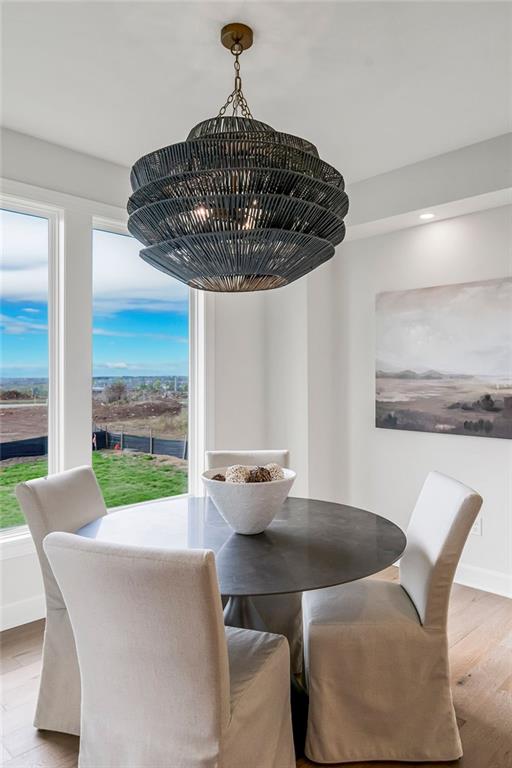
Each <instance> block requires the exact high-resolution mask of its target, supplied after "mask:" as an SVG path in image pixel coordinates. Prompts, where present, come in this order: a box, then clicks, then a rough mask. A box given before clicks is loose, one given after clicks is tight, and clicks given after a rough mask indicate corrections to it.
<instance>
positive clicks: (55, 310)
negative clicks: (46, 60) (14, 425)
mask: <svg viewBox="0 0 512 768" xmlns="http://www.w3.org/2000/svg"><path fill="white" fill-rule="evenodd" d="M0 208H1V209H2V210H7V211H12V212H13V213H20V214H26V215H28V216H38V217H39V218H44V219H46V220H47V222H48V274H47V287H48V294H47V296H48V299H47V300H48V474H49V475H51V474H54V473H55V472H58V471H59V439H60V423H59V422H60V412H59V405H58V404H59V401H60V396H59V395H60V388H61V383H62V377H61V373H60V356H59V349H60V344H61V326H62V323H61V317H60V314H61V302H60V300H59V286H60V282H61V265H60V248H59V233H60V231H61V216H62V211H61V210H60V209H59V208H57V207H55V206H52V205H48V204H45V203H38V202H35V201H32V200H27V199H25V198H20V197H17V196H15V195H9V194H5V193H3V192H2V193H1V194H0ZM24 535H25V536H26V535H29V530H28V526H27V524H26V523H24V524H21V525H15V526H12V527H10V528H5V529H0V541H3V540H6V539H14V540H15V542H16V543H19V540H20V537H23V536H24Z"/></svg>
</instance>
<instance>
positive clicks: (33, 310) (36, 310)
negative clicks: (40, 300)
mask: <svg viewBox="0 0 512 768" xmlns="http://www.w3.org/2000/svg"><path fill="white" fill-rule="evenodd" d="M21 311H22V312H30V313H32V314H34V315H38V314H39V313H40V312H41V310H40V309H35V308H34V307H23V308H22V310H21Z"/></svg>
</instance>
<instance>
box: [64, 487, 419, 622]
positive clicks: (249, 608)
mask: <svg viewBox="0 0 512 768" xmlns="http://www.w3.org/2000/svg"><path fill="white" fill-rule="evenodd" d="M76 533H77V534H78V535H79V536H86V537H87V538H90V539H96V540H97V541H105V542H109V543H116V544H128V545H130V544H131V545H137V546H147V547H160V548H162V547H163V548H169V549H211V550H213V552H214V553H215V563H216V567H217V576H218V580H219V588H220V592H221V595H222V596H223V597H224V598H225V601H224V602H225V603H226V601H227V604H226V605H225V609H224V617H225V623H226V624H227V625H229V626H235V627H243V628H246V629H258V630H265V629H267V628H266V627H265V626H264V624H263V623H262V620H261V617H260V616H259V614H258V613H257V611H256V610H255V608H254V605H253V604H252V602H251V597H252V596H256V595H278V594H285V593H293V592H305V591H307V590H311V589H321V588H323V587H331V586H334V585H337V584H345V583H346V582H349V581H355V580H356V579H362V578H364V577H365V576H370V575H371V574H373V573H377V572H378V571H382V570H383V569H384V568H387V567H388V566H389V565H391V564H392V563H394V562H395V561H396V560H397V559H398V558H399V557H400V555H401V554H402V552H403V550H404V547H405V543H406V538H405V534H404V533H403V531H402V530H401V529H400V528H399V527H398V526H397V525H395V524H394V523H392V522H391V521H390V520H386V519H385V518H384V517H380V516H379V515H375V514H373V513H372V512H367V511H365V510H363V509H357V508H356V507H349V506H347V505H346V504H336V503H333V502H328V501H317V500H315V499H301V498H292V497H289V498H288V499H287V500H286V501H285V503H284V505H283V507H282V509H281V512H280V513H279V514H278V515H277V517H276V518H275V519H274V521H273V522H272V523H271V525H270V526H269V527H268V528H267V529H266V530H265V531H264V532H263V533H259V534H256V535H252V536H246V535H243V534H239V533H235V532H234V531H233V530H232V529H231V528H230V527H229V525H228V524H227V523H226V522H225V521H224V519H223V518H222V516H221V515H220V514H219V512H218V511H217V508H216V507H215V504H214V503H213V502H212V500H211V499H210V498H209V497H208V496H204V497H203V496H180V497H178V498H176V499H163V500H159V501H153V502H145V503H143V504H139V505H135V506H131V507H125V508H121V509H118V510H114V511H113V512H110V513H109V514H107V515H104V516H102V517H99V518H97V519H96V520H94V521H93V522H91V523H89V524H88V525H84V526H83V527H82V528H80V529H79V530H78V531H76Z"/></svg>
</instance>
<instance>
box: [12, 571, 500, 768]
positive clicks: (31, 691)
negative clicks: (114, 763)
mask: <svg viewBox="0 0 512 768" xmlns="http://www.w3.org/2000/svg"><path fill="white" fill-rule="evenodd" d="M396 577H397V571H396V569H388V570H387V571H385V572H384V573H383V574H380V575H379V576H378V577H376V578H388V579H396ZM449 633H450V654H451V655H450V658H451V672H452V685H453V693H454V699H455V708H456V710H457V719H458V723H459V728H460V734H461V738H462V744H463V747H464V757H463V758H462V759H461V760H460V761H458V762H456V763H444V764H441V765H445V766H459V768H512V600H508V599H507V598H503V597H498V596H497V595H492V594H489V593H486V592H480V591H478V590H474V589H469V588H468V587H461V586H459V585H455V586H454V589H453V593H452V601H451V606H450V623H449ZM42 637H43V622H42V621H37V622H33V623H32V624H26V625H24V626H22V627H17V628H15V629H10V630H8V631H7V632H3V633H2V634H1V635H0V642H1V661H0V681H1V682H0V688H1V694H2V699H1V702H2V703H1V709H0V714H1V718H2V724H1V726H2V735H1V750H0V765H2V766H4V768H76V766H77V754H78V739H77V738H75V737H73V736H66V735H65V734H57V733H50V732H42V731H36V730H35V729H34V728H33V726H32V719H33V714H34V709H35V702H36V697H37V690H38V684H39V671H40V662H41V644H42ZM345 765H346V768H348V764H345ZM351 765H352V766H354V768H355V766H357V767H358V768H405V766H412V765H413V763H389V762H388V763H376V762H374V763H357V764H355V763H353V764H351ZM422 765H423V766H424V768H429V767H430V768H433V766H434V765H439V764H434V763H423V764H422ZM311 766H314V763H310V762H308V761H307V760H306V759H302V760H299V761H298V763H297V767H298V768H311ZM97 768H102V766H98V767H97ZM169 768H174V766H173V764H172V755H170V756H169ZM240 768H245V767H244V766H240ZM261 768H265V767H264V766H261Z"/></svg>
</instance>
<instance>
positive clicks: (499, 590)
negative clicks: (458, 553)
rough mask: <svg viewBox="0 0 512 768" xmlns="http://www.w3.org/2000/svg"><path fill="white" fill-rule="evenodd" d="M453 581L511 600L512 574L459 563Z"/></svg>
mask: <svg viewBox="0 0 512 768" xmlns="http://www.w3.org/2000/svg"><path fill="white" fill-rule="evenodd" d="M455 581H456V583H457V584H463V585H464V586H465V587H473V589H481V590H483V591H484V592H493V593H494V594H495V595H502V596H503V597H510V598H512V574H508V573H502V572H501V571H491V570H489V569H488V568H478V567H477V566H476V565H465V564H464V563H461V564H460V565H459V567H458V568H457V573H456V574H455Z"/></svg>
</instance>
